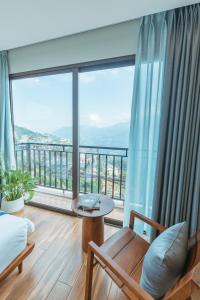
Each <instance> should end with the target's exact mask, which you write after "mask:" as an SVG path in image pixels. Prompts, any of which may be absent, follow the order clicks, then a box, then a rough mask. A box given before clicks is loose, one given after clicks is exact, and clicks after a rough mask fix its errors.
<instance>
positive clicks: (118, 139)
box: [79, 66, 134, 220]
mask: <svg viewBox="0 0 200 300" xmlns="http://www.w3.org/2000/svg"><path fill="white" fill-rule="evenodd" d="M133 77H134V67H133V66H130V67H120V68H113V69H105V70H99V71H92V72H85V73H81V74H80V76H79V95H80V100H79V103H80V107H79V112H80V145H81V147H80V192H81V193H87V192H94V193H104V194H107V195H109V196H111V197H112V198H113V199H114V200H115V204H116V209H115V210H114V212H113V213H112V214H111V215H109V217H112V218H116V219H119V220H122V218H123V203H124V192H125V177H126V166H127V154H128V149H127V148H128V140H129V127H130V115H131V103H132V90H133Z"/></svg>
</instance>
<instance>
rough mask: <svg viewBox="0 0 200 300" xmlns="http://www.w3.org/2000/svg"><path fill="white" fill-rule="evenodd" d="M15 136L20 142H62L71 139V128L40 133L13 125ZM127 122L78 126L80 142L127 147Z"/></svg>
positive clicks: (82, 143)
mask: <svg viewBox="0 0 200 300" xmlns="http://www.w3.org/2000/svg"><path fill="white" fill-rule="evenodd" d="M15 138H16V141H17V142H18V143H20V142H38V143H47V142H49V143H62V142H64V143H65V142H66V143H68V144H70V143H71V141H72V128H71V127H61V128H59V129H57V130H55V131H54V132H53V133H45V134H43V133H41V132H36V131H32V130H30V129H27V128H24V127H20V126H15ZM128 139H129V123H118V124H115V125H113V126H109V127H101V128H99V127H93V126H81V127H80V144H81V145H91V146H99V147H100V146H106V147H128Z"/></svg>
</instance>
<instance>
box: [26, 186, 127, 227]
mask: <svg viewBox="0 0 200 300" xmlns="http://www.w3.org/2000/svg"><path fill="white" fill-rule="evenodd" d="M46 191H48V192H41V191H37V193H35V195H34V197H33V199H32V202H34V203H37V204H42V205H47V206H51V207H54V208H61V209H63V210H71V209H72V199H70V198H69V195H70V193H68V194H66V195H65V196H63V195H62V192H61V191H60V194H56V193H53V192H52V190H51V189H46ZM56 192H57V193H58V191H56ZM123 214H124V209H123V208H122V207H115V208H114V209H113V211H112V212H111V213H110V214H108V215H107V217H108V218H111V219H114V220H119V221H122V220H123Z"/></svg>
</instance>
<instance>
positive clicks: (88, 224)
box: [72, 194, 114, 252]
mask: <svg viewBox="0 0 200 300" xmlns="http://www.w3.org/2000/svg"><path fill="white" fill-rule="evenodd" d="M95 195H96V194H95ZM98 196H99V197H100V199H99V200H100V201H101V204H100V209H99V210H92V211H85V210H82V209H80V208H78V202H79V198H77V199H75V200H73V201H72V209H73V211H74V212H75V213H77V214H78V215H79V216H82V217H83V222H82V249H83V251H84V252H87V250H88V243H89V242H90V241H93V242H95V243H96V244H97V245H98V246H100V245H101V244H103V242H104V216H105V215H107V214H109V213H110V212H111V211H112V210H113V208H114V201H113V200H112V199H111V198H110V197H108V196H105V195H98Z"/></svg>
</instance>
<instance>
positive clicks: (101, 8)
mask: <svg viewBox="0 0 200 300" xmlns="http://www.w3.org/2000/svg"><path fill="white" fill-rule="evenodd" d="M198 2H199V1H194V0H139V1H138V0H0V50H3V49H11V48H16V47H20V46H24V45H29V44H33V43H37V42H41V41H45V40H49V39H54V38H58V37H62V36H65V35H70V34H74V33H78V32H82V31H86V30H90V29H94V28H99V27H103V26H107V25H111V24H116V23H120V22H124V21H127V20H132V19H135V18H138V17H141V16H144V15H147V14H151V13H155V12H159V11H163V10H168V9H172V8H175V7H180V6H184V5H189V4H193V3H198Z"/></svg>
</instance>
